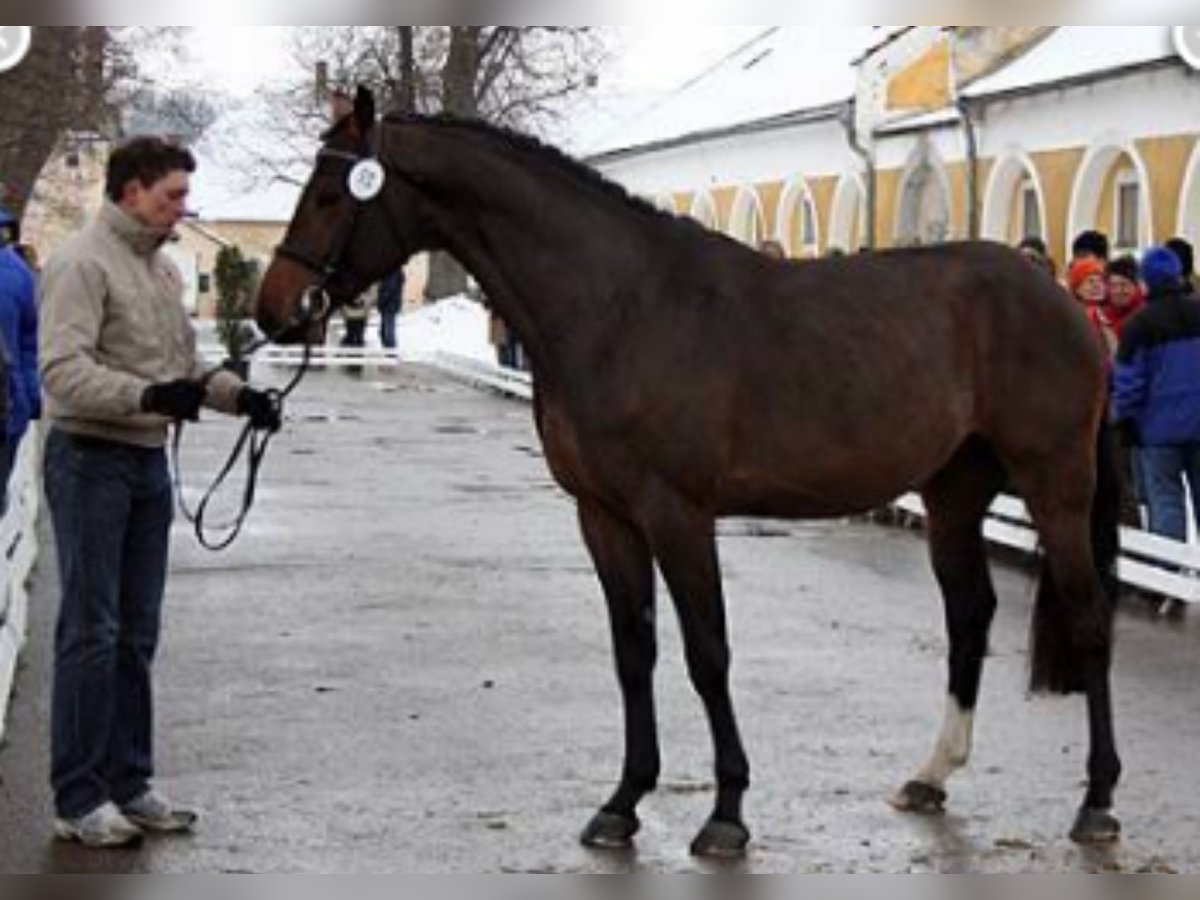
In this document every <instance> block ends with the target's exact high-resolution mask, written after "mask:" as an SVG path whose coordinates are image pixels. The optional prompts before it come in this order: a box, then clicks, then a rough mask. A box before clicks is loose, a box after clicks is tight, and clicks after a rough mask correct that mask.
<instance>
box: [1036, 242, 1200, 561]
mask: <svg viewBox="0 0 1200 900" xmlns="http://www.w3.org/2000/svg"><path fill="white" fill-rule="evenodd" d="M1022 251H1023V252H1026V253H1027V254H1030V255H1035V254H1036V252H1037V251H1036V248H1031V247H1029V246H1028V242H1027V244H1026V245H1023V246H1022ZM1043 258H1044V257H1043ZM1035 259H1036V255H1035ZM1039 265H1045V263H1043V262H1039ZM1066 283H1067V287H1068V289H1069V290H1070V292H1071V295H1072V296H1073V297H1074V298H1075V299H1076V300H1077V301H1078V302H1079V303H1080V304H1081V305H1082V306H1083V307H1084V309H1085V311H1086V312H1087V316H1088V319H1089V321H1090V322H1091V323H1092V327H1093V328H1094V330H1095V333H1096V339H1097V341H1098V342H1099V343H1100V345H1101V347H1102V349H1103V351H1104V353H1105V355H1106V358H1107V359H1108V360H1109V371H1110V388H1111V405H1110V413H1109V414H1110V422H1111V425H1112V427H1113V429H1114V431H1115V432H1116V433H1117V435H1119V437H1120V445H1121V448H1122V454H1121V458H1122V467H1123V475H1124V480H1125V482H1126V497H1127V498H1128V500H1127V503H1126V509H1125V521H1126V524H1128V525H1133V526H1144V527H1146V528H1148V529H1149V531H1150V532H1151V533H1153V534H1157V535H1159V536H1161V537H1165V538H1170V539H1172V540H1175V541H1180V542H1186V541H1187V540H1188V515H1187V508H1188V495H1189V492H1190V494H1191V497H1192V498H1193V499H1194V500H1197V501H1200V299H1198V297H1197V281H1196V273H1195V256H1194V251H1193V248H1192V246H1191V245H1190V244H1189V243H1188V242H1187V241H1185V240H1183V239H1182V238H1175V239H1173V240H1171V241H1168V242H1167V243H1166V244H1165V245H1164V246H1161V247H1152V248H1150V249H1149V250H1147V251H1146V252H1145V253H1143V254H1142V256H1141V258H1140V259H1137V258H1135V257H1133V256H1121V257H1117V258H1116V259H1111V258H1110V249H1109V241H1108V239H1107V238H1106V237H1105V236H1104V235H1103V234H1101V233H1099V232H1095V231H1089V232H1085V233H1084V234H1081V235H1080V236H1079V237H1078V238H1077V239H1076V240H1075V242H1074V245H1073V248H1072V259H1071V262H1070V265H1069V267H1068V269H1067V278H1066ZM1195 507H1196V503H1193V508H1195ZM1195 516H1196V518H1195V521H1196V522H1197V525H1198V527H1200V510H1198V511H1197V512H1196V513H1195Z"/></svg>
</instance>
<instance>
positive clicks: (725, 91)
mask: <svg viewBox="0 0 1200 900" xmlns="http://www.w3.org/2000/svg"><path fill="white" fill-rule="evenodd" d="M830 35H836V39H833V40H831V39H830ZM858 49H861V29H854V28H808V27H796V26H785V25H774V26H770V27H769V28H765V29H764V30H763V31H762V32H760V33H759V34H758V35H757V36H755V37H754V38H753V39H751V40H750V41H748V42H745V43H742V44H740V45H735V46H733V47H731V48H730V52H729V53H728V54H727V55H725V56H724V57H722V58H721V59H719V60H718V61H717V62H716V63H714V64H713V65H711V66H709V67H708V68H706V69H705V70H703V71H702V72H700V73H698V74H697V75H696V76H695V77H694V78H692V79H690V80H689V81H687V82H685V83H684V84H682V85H680V86H679V87H678V88H676V89H675V90H674V91H672V92H671V93H669V94H668V95H666V96H664V97H659V98H657V99H655V100H654V101H652V102H650V103H649V104H648V105H645V106H642V107H641V108H638V109H636V110H632V109H631V110H627V111H626V114H625V115H623V116H622V117H621V120H620V122H619V124H618V125H617V126H616V127H614V128H613V129H612V130H611V131H610V132H609V133H607V134H603V135H601V136H600V137H599V139H598V140H593V141H591V144H592V146H588V147H584V148H583V150H584V151H585V152H588V153H590V154H592V155H600V154H604V155H607V154H608V153H609V152H611V151H620V150H622V149H627V148H634V147H645V146H647V145H660V144H662V143H663V142H674V141H675V140H676V139H679V138H681V137H684V136H691V137H698V136H703V137H711V136H712V135H713V134H714V133H721V132H724V131H726V130H729V129H730V127H731V126H740V125H746V124H748V123H762V122H768V121H776V120H782V119H784V118H785V117H787V116H790V115H792V114H796V113H800V112H805V111H810V110H816V109H820V108H828V107H830V106H831V105H832V104H836V103H842V102H845V101H846V100H847V99H848V98H849V97H851V96H852V95H853V93H854V85H855V77H856V76H855V71H854V68H853V66H852V65H851V60H852V59H853V57H854V54H855V51H856V50H858Z"/></svg>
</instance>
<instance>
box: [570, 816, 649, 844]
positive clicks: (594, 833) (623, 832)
mask: <svg viewBox="0 0 1200 900" xmlns="http://www.w3.org/2000/svg"><path fill="white" fill-rule="evenodd" d="M641 827H642V826H641V823H640V822H638V820H637V819H629V818H626V817H625V816H619V815H617V814H616V813H610V812H602V813H600V814H599V815H597V816H596V818H594V819H592V821H591V822H590V823H589V824H588V827H587V828H586V829H584V832H583V836H582V837H581V838H580V840H581V841H582V842H583V846H585V847H588V848H590V849H592V850H629V849H631V848H632V847H633V839H634V837H636V836H637V833H638V831H640V830H641Z"/></svg>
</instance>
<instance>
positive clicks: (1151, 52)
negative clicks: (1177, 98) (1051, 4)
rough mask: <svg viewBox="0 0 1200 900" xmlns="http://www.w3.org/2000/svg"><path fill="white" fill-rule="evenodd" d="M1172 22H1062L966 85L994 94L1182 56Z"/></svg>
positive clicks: (970, 92)
mask: <svg viewBox="0 0 1200 900" xmlns="http://www.w3.org/2000/svg"><path fill="white" fill-rule="evenodd" d="M1171 27H1172V26H1170V25H1062V26H1059V27H1058V28H1057V29H1056V30H1055V31H1054V33H1053V34H1051V35H1050V36H1049V37H1047V38H1046V39H1045V40H1044V41H1042V42H1041V43H1040V44H1038V45H1037V46H1036V47H1034V48H1033V49H1032V50H1030V51H1029V52H1028V53H1026V54H1025V55H1024V56H1021V57H1020V58H1018V59H1016V60H1014V61H1013V62H1012V63H1010V64H1009V65H1007V66H1005V67H1004V68H1002V69H1000V70H999V71H998V72H995V73H993V74H992V75H989V76H987V77H985V78H981V79H980V80H979V81H976V82H975V83H974V84H972V85H970V87H968V88H966V89H965V90H964V91H963V94H964V95H966V96H968V97H988V96H992V95H997V94H1006V93H1010V92H1014V91H1029V90H1035V89H1037V88H1040V87H1042V88H1048V87H1052V86H1054V85H1056V84H1059V83H1062V82H1066V81H1072V80H1076V79H1084V78H1088V77H1094V76H1100V75H1102V74H1103V73H1105V72H1110V71H1116V70H1123V69H1128V68H1130V67H1137V66H1141V65H1146V64H1151V63H1156V62H1160V61H1162V60H1166V59H1172V58H1175V57H1176V56H1177V54H1176V53H1175V49H1174V46H1173V44H1172V38H1171Z"/></svg>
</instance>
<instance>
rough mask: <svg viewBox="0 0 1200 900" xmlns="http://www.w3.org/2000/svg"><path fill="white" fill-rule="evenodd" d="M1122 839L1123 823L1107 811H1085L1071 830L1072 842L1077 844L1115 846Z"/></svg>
mask: <svg viewBox="0 0 1200 900" xmlns="http://www.w3.org/2000/svg"><path fill="white" fill-rule="evenodd" d="M1120 839H1121V823H1120V822H1119V821H1117V818H1116V817H1115V816H1114V815H1113V814H1112V813H1111V812H1109V811H1108V810H1106V809H1084V810H1081V811H1080V813H1079V818H1078V819H1076V820H1075V827H1074V828H1072V829H1071V840H1073V841H1074V842H1075V843H1077V844H1089V845H1103V844H1115V843H1116V842H1117V841H1119V840H1120Z"/></svg>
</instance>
